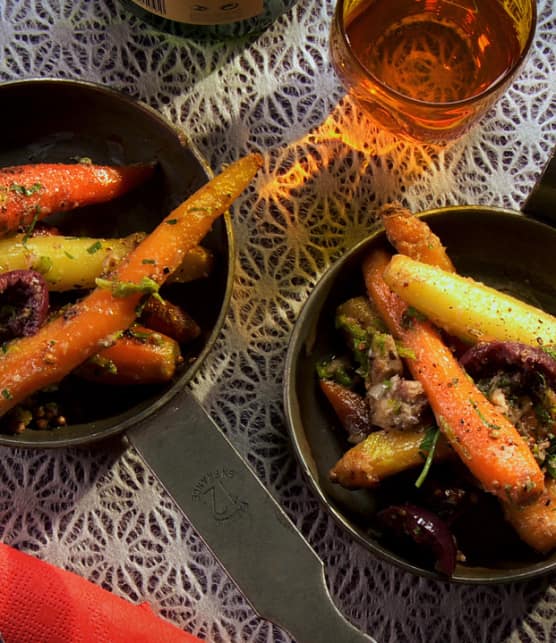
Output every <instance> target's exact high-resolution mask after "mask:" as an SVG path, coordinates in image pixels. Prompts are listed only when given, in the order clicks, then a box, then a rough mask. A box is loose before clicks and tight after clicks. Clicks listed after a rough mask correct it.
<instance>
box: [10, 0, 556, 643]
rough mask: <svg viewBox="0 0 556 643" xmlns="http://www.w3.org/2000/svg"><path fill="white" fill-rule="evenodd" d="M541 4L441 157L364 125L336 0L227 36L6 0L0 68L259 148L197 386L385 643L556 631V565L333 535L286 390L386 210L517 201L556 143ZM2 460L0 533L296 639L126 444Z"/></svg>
mask: <svg viewBox="0 0 556 643" xmlns="http://www.w3.org/2000/svg"><path fill="white" fill-rule="evenodd" d="M538 8H539V20H538V29H537V34H536V37H535V41H534V46H533V51H532V54H531V56H530V58H529V60H528V62H527V63H526V66H525V67H524V69H523V71H522V73H521V75H520V76H519V78H518V79H517V80H516V81H515V83H514V84H513V86H512V87H511V88H510V89H509V91H508V92H507V94H506V95H505V97H504V98H503V99H502V100H501V101H500V102H499V103H498V104H497V105H496V107H495V108H493V109H492V110H491V112H490V113H489V114H488V115H487V117H486V118H484V119H483V121H482V122H481V123H480V125H479V126H478V127H476V128H475V129H474V130H473V131H472V132H470V133H469V134H468V135H466V136H465V137H464V138H463V139H461V140H460V141H458V142H456V143H454V144H452V145H451V146H450V147H448V148H447V149H445V150H444V151H442V152H440V153H439V154H437V155H431V154H429V153H427V151H426V150H425V149H421V148H416V147H415V146H409V145H407V144H405V143H403V142H400V141H397V140H394V139H393V138H391V137H389V136H388V135H386V134H384V133H382V132H378V131H376V130H375V129H373V128H372V126H371V125H370V124H369V123H368V122H367V121H366V120H365V118H364V116H362V115H361V114H360V112H359V111H358V110H357V108H356V107H355V106H354V105H353V104H352V103H351V101H350V100H349V99H348V98H346V97H345V92H344V90H343V89H342V87H341V86H340V84H339V82H338V80H337V78H336V76H335V74H334V72H333V70H332V68H331V65H330V61H329V55H328V30H329V24H330V18H331V13H332V4H331V3H330V2H328V3H324V2H322V1H321V0H301V1H300V3H299V4H298V5H297V6H296V7H295V8H294V9H293V10H291V11H290V12H289V13H288V14H286V15H285V16H283V17H282V18H280V19H279V20H278V21H277V22H276V23H275V24H274V25H273V26H272V27H271V28H270V29H268V30H267V31H266V32H265V33H263V34H262V35H260V36H259V37H258V38H257V39H255V40H253V41H251V42H243V43H241V44H235V45H234V44H230V43H228V44H225V43H197V42H193V41H188V40H182V39H179V38H177V37H169V36H166V35H164V34H162V33H159V32H157V31H155V30H154V29H152V28H151V27H149V26H148V25H146V24H144V23H142V22H141V21H140V20H138V19H137V18H135V17H133V16H132V15H130V14H128V13H126V12H125V10H123V9H122V8H121V7H120V5H119V4H118V3H117V2H113V1H110V0H4V1H3V2H1V3H0V49H1V51H2V56H1V57H0V79H1V80H14V79H20V78H29V77H38V76H42V77H45V76H51V77H61V78H62V77H63V78H83V79H86V80H91V81H95V82H102V83H105V84H107V85H109V86H111V87H114V88H117V89H122V90H124V91H126V92H127V93H129V94H131V95H133V96H135V97H138V98H140V99H141V100H143V101H145V102H147V103H149V104H150V105H152V106H154V107H155V108H157V109H159V110H160V111H161V112H162V113H164V114H165V115H166V116H167V117H168V118H169V119H171V120H172V121H173V122H174V123H176V124H180V125H181V126H182V127H184V128H185V130H186V131H187V132H188V133H189V135H190V136H191V137H192V138H193V140H194V141H195V142H196V144H197V145H198V146H199V148H200V150H201V151H202V153H203V154H204V155H205V156H206V158H207V159H208V161H209V162H210V164H211V165H212V167H213V168H214V169H215V170H216V169H218V168H219V167H220V166H221V164H223V163H226V162H229V161H231V160H233V159H235V158H237V157H239V156H240V155H242V154H244V153H245V152H247V151H250V150H258V151H261V152H263V153H264V155H265V167H264V170H263V171H262V172H261V173H260V174H259V176H258V179H257V181H256V185H255V187H256V189H254V190H251V191H250V192H249V193H247V194H246V195H245V196H244V197H243V198H242V199H241V200H240V201H239V202H238V203H237V205H236V207H235V208H234V226H235V233H236V239H237V246H238V251H239V255H238V260H237V270H236V274H237V277H236V282H235V288H234V294H233V299H232V304H231V309H230V313H229V315H228V318H227V322H226V325H225V329H224V331H223V332H222V334H221V336H220V338H219V341H218V342H217V345H216V347H215V349H214V351H213V352H212V354H211V355H210V357H209V358H208V360H207V361H206V363H205V365H204V367H203V368H202V370H201V373H200V375H199V376H198V377H197V380H196V382H195V383H194V387H193V388H194V391H195V394H196V395H197V396H198V398H199V399H200V400H201V401H202V403H203V405H204V406H205V408H206V409H207V410H208V411H209V413H210V414H211V415H212V417H213V418H214V419H215V421H216V422H217V423H218V424H219V426H220V427H221V428H222V430H223V431H224V432H225V433H226V434H227V435H228V436H229V437H230V438H231V439H232V441H233V442H234V444H235V445H236V447H237V448H238V449H239V451H240V452H241V453H242V454H243V455H244V456H245V457H246V458H247V459H248V461H249V462H250V463H251V464H252V466H253V469H254V470H255V472H256V474H257V475H258V476H259V477H260V478H261V479H262V480H263V481H264V483H265V485H266V486H267V487H268V488H269V489H270V490H271V491H272V493H273V494H274V495H275V497H276V498H277V499H278V500H279V501H280V503H281V504H282V506H283V507H284V508H285V509H286V511H287V512H288V514H289V515H290V517H291V518H292V519H293V520H294V521H295V523H296V524H297V526H298V527H299V529H300V530H301V531H302V533H303V534H304V535H305V536H306V537H307V538H308V540H309V541H310V542H311V544H312V545H313V546H314V547H315V548H316V550H317V552H318V554H319V555H320V556H321V558H322V559H323V560H324V562H325V565H326V568H327V574H328V580H329V585H330V588H331V591H332V594H333V595H334V597H335V600H336V602H337V604H338V605H340V606H341V608H342V610H343V611H344V613H346V614H347V615H348V616H349V617H350V618H351V619H352V620H353V622H355V623H356V624H357V625H358V626H359V627H360V628H361V629H363V630H364V631H367V632H369V633H371V634H372V635H373V636H374V637H375V638H376V639H377V641H379V642H380V643H403V642H404V641H408V642H414V641H427V642H429V643H446V642H447V641H457V642H458V643H464V642H467V641H469V642H473V643H475V642H478V641H481V642H485V643H486V642H489V643H491V642H494V643H497V642H499V641H512V642H517V641H535V642H541V641H546V642H548V641H554V640H555V638H556V584H552V583H551V580H553V579H546V581H544V580H543V581H535V582H529V583H524V584H519V585H509V586H502V587H484V588H479V587H465V586H449V585H447V584H438V583H436V582H433V581H427V580H423V579H417V578H414V577H412V576H410V575H407V574H405V573H402V572H400V571H398V570H396V569H394V568H393V567H391V566H389V565H387V564H383V563H381V562H379V561H377V560H376V559H374V558H373V557H372V556H371V555H370V554H369V553H368V552H367V551H365V550H363V549H362V548H361V547H360V546H359V545H357V544H355V543H354V542H353V541H351V540H350V539H349V538H348V537H346V536H345V535H344V534H342V533H341V532H340V531H339V529H338V528H337V527H336V526H335V523H333V521H332V520H331V519H330V518H329V517H328V516H327V514H325V513H323V512H322V510H321V509H320V507H319V505H318V503H317V501H316V499H315V497H314V496H313V495H312V493H311V492H310V491H309V489H308V487H307V485H306V484H305V483H304V481H303V479H302V477H301V475H300V471H299V468H298V467H297V465H296V462H295V461H294V459H293V457H292V455H291V453H290V450H289V445H288V437H287V433H286V430H285V427H284V418H283V411H282V402H281V400H282V365H283V360H284V355H285V351H286V346H287V342H288V336H289V333H290V331H291V328H292V324H293V323H294V320H295V318H296V315H297V313H298V311H299V309H300V306H301V305H302V303H303V301H304V300H305V298H306V296H307V294H308V293H309V292H310V290H311V287H312V286H313V284H314V283H315V282H316V280H317V279H318V277H319V275H321V274H322V272H323V271H324V270H325V268H326V267H327V266H328V265H329V264H330V263H331V262H332V261H333V260H334V259H335V258H336V257H338V256H339V255H340V254H341V253H342V251H343V250H345V249H346V248H348V247H350V246H352V245H353V244H354V243H355V242H356V241H357V240H358V239H360V238H361V237H363V236H364V235H365V234H366V232H367V231H368V229H369V226H370V225H371V223H372V222H373V218H374V213H375V211H376V209H377V206H378V205H379V204H381V203H383V202H385V201H388V200H392V199H399V200H402V201H404V202H405V203H406V204H407V205H408V206H410V207H411V208H412V209H413V210H416V211H417V210H422V209H426V208H428V207H431V206H440V205H445V204H465V203H480V204H491V205H499V206H507V207H511V208H516V209H518V208H519V207H520V206H521V205H522V203H523V202H524V200H525V198H526V197H527V195H528V193H529V191H530V189H531V188H532V186H533V184H534V182H535V180H536V179H537V177H538V175H539V173H540V171H541V169H542V167H543V166H544V164H545V163H546V161H547V159H548V156H549V153H550V152H551V150H552V148H553V147H554V146H555V145H556V98H555V94H556V92H555V90H556V8H555V5H554V2H553V0H539V2H538ZM37 115H38V117H40V107H39V108H38V110H37ZM0 456H1V458H2V460H1V462H2V466H1V467H0V537H1V538H2V540H3V541H4V542H6V543H8V544H11V545H13V546H15V547H18V548H19V549H22V550H24V551H27V552H31V553H33V554H35V555H37V556H39V557H41V558H44V559H46V560H48V561H50V562H52V563H54V564H57V565H60V566H62V567H65V568H67V569H71V570H73V571H75V572H77V573H79V574H80V575H82V576H85V577H87V578H89V579H91V580H93V581H94V582H96V583H99V584H101V585H102V586H104V587H106V588H107V589H110V590H112V591H113V592H115V593H117V594H119V595H121V596H124V597H127V598H128V599H130V600H132V601H135V602H141V601H147V602H149V603H150V604H151V605H152V607H153V609H154V610H155V611H157V612H158V613H160V614H162V615H163V616H165V617H167V618H169V619H170V620H172V621H173V622H174V623H176V624H177V625H178V626H180V627H183V628H184V629H188V630H189V631H191V632H193V633H195V634H197V635H198V636H199V637H202V638H207V639H209V640H211V641H213V642H214V643H219V642H234V643H235V642H242V643H243V642H249V643H255V642H256V643H262V642H263V641H265V642H268V643H271V642H275V641H276V642H279V641H285V642H287V641H289V640H290V639H289V637H288V636H287V635H285V634H283V633H282V632H281V631H280V629H279V628H278V627H276V626H274V625H272V624H269V623H267V622H265V621H263V620H262V619H260V618H259V617H258V616H257V615H256V614H255V613H254V612H253V610H252V609H251V607H250V606H249V605H248V603H247V602H246V601H245V599H244V598H243V597H242V595H241V594H240V592H239V591H238V590H237V589H236V587H235V586H234V584H233V583H232V582H231V581H230V580H229V579H228V577H227V576H226V574H225V573H224V572H223V571H222V570H221V568H220V567H219V565H218V564H217V563H216V562H215V560H214V558H213V557H212V555H211V554H210V552H209V551H208V550H207V549H206V547H205V546H204V544H203V543H202V541H201V540H200V539H199V537H198V536H197V535H196V532H195V531H194V529H193V528H192V527H191V526H190V525H189V523H188V521H187V519H185V518H184V517H183V516H182V515H181V514H180V512H179V511H178V510H177V509H176V508H175V506H174V505H173V503H172V502H171V501H170V500H169V498H168V497H167V496H166V495H165V493H164V492H163V491H162V490H161V488H160V487H159V485H158V484H157V483H156V481H155V480H154V478H153V476H152V475H151V474H150V473H149V472H148V471H147V470H146V468H145V466H144V465H143V463H142V461H141V460H140V458H139V457H138V456H137V455H135V454H134V453H133V452H132V451H128V452H125V453H114V452H113V451H111V450H110V449H108V448H106V447H104V448H103V446H102V445H100V446H98V447H97V448H95V449H94V450H91V451H77V450H61V451H56V452H51V451H24V452H22V451H19V450H13V449H8V448H3V449H1V450H0ZM440 602H441V605H442V609H439V606H440ZM315 643H318V637H317V638H315Z"/></svg>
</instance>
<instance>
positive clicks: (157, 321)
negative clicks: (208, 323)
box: [141, 297, 201, 344]
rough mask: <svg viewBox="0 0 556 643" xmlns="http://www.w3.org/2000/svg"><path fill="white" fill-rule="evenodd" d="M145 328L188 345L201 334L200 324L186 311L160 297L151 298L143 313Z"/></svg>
mask: <svg viewBox="0 0 556 643" xmlns="http://www.w3.org/2000/svg"><path fill="white" fill-rule="evenodd" d="M141 321H142V323H143V324H145V326H148V327H149V328H152V329H153V330H157V331H159V332H160V333H163V334H165V335H168V336H169V337H172V338H173V339H175V340H176V341H177V342H179V343H180V344H188V343H189V342H192V341H193V340H194V339H197V337H199V335H200V334H201V328H200V326H199V324H197V322H196V321H195V320H194V319H193V317H191V315H189V314H188V313H187V312H186V311H185V310H183V309H182V308H180V307H179V306H176V305H175V304H172V303H171V302H169V301H166V300H165V299H161V298H160V297H149V298H148V299H147V301H146V303H145V306H144V307H143V311H142V312H141Z"/></svg>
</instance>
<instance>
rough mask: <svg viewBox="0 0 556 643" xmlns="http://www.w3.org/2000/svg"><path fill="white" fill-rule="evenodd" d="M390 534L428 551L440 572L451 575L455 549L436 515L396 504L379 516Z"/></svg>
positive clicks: (443, 523)
mask: <svg viewBox="0 0 556 643" xmlns="http://www.w3.org/2000/svg"><path fill="white" fill-rule="evenodd" d="M378 519H379V522H381V523H382V524H383V525H384V526H385V527H386V528H387V529H388V530H389V531H392V532H394V533H395V534H397V535H404V536H406V537H407V538H410V539H411V540H413V542H414V543H415V544H416V545H418V546H419V547H421V548H423V549H426V550H429V551H430V552H431V553H432V554H433V555H434V557H435V559H436V568H437V569H438V571H439V572H441V573H443V574H446V576H451V575H452V574H453V573H454V570H455V567H456V555H457V548H456V543H455V540H454V537H453V535H452V533H451V531H450V529H449V528H448V526H447V525H446V523H445V522H444V521H443V520H441V519H440V518H439V517H438V516H437V515H435V514H433V513H432V512H430V511H428V510H427V509H424V508H422V507H417V506H415V505H411V504H407V505H395V506H392V507H388V508H387V509H384V510H382V511H381V512H379V513H378Z"/></svg>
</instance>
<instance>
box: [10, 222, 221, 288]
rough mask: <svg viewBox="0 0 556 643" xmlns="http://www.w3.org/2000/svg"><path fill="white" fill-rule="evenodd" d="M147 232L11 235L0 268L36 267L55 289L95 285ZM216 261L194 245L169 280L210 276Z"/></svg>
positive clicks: (30, 268)
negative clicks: (108, 236)
mask: <svg viewBox="0 0 556 643" xmlns="http://www.w3.org/2000/svg"><path fill="white" fill-rule="evenodd" d="M146 236H147V235H146V233H144V232H135V233H133V234H130V235H129V236H127V237H124V238H119V239H118V238H116V239H99V238H94V237H68V236H63V235H59V234H50V235H45V234H41V235H38V236H32V237H28V236H27V235H26V234H15V235H10V236H9V237H6V238H4V239H0V272H8V271H9V270H22V269H23V270H36V271H37V272H40V273H41V274H42V276H43V277H44V279H45V281H46V283H47V285H48V289H49V290H52V291H64V290H72V289H76V288H82V289H86V288H87V289H88V288H94V287H95V279H96V278H97V277H100V276H101V275H103V274H106V273H108V272H110V271H111V270H113V269H114V268H115V266H116V265H117V264H118V263H119V262H120V261H122V259H124V257H126V256H127V255H128V254H129V253H130V252H131V251H132V250H133V249H134V248H135V247H136V246H137V245H138V244H139V243H140V242H141V241H142V240H143V239H144V238H145V237H146ZM213 262H214V256H213V254H212V252H211V251H210V250H208V249H206V248H203V247H202V246H197V247H195V248H192V249H191V250H190V251H188V252H186V253H185V255H184V257H183V261H182V263H181V265H180V267H179V268H178V269H177V270H176V271H175V272H174V273H172V274H171V275H170V278H169V280H168V281H171V282H179V283H184V282H187V281H192V280H193V279H201V278H203V277H207V276H208V274H209V273H210V271H211V270H212V265H213Z"/></svg>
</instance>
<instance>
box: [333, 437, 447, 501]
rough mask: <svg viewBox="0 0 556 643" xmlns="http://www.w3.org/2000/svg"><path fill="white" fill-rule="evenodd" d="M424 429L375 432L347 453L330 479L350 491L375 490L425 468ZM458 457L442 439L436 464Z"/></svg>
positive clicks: (439, 441) (441, 438)
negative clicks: (397, 476) (403, 474)
mask: <svg viewBox="0 0 556 643" xmlns="http://www.w3.org/2000/svg"><path fill="white" fill-rule="evenodd" d="M424 437H425V433H424V431H423V430H422V429H420V430H419V429H408V430H406V431H375V432H374V433H370V434H369V435H368V436H367V437H366V438H365V439H364V440H363V441H362V442H359V444H356V445H355V446H354V447H352V448H351V449H349V450H348V451H346V452H345V453H344V455H343V456H342V457H341V458H340V460H338V462H336V464H335V465H334V466H333V467H332V470H331V471H330V479H331V480H332V481H333V482H337V483H339V484H341V485H342V486H343V487H346V488H348V489H359V488H365V487H374V486H376V485H377V484H378V483H379V482H380V481H381V480H384V479H385V478H388V477H390V476H392V475H395V474H397V473H400V472H401V471H406V470H407V469H411V468H413V467H418V466H419V465H421V466H423V465H424V463H425V458H426V454H424V453H423V449H422V444H423V439H424ZM453 455H454V452H453V450H452V449H451V448H450V447H449V446H448V442H447V441H446V439H445V438H444V437H443V436H440V437H439V439H438V442H437V444H436V449H435V451H434V458H435V462H436V461H439V460H445V459H446V458H449V457H451V456H453Z"/></svg>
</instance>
